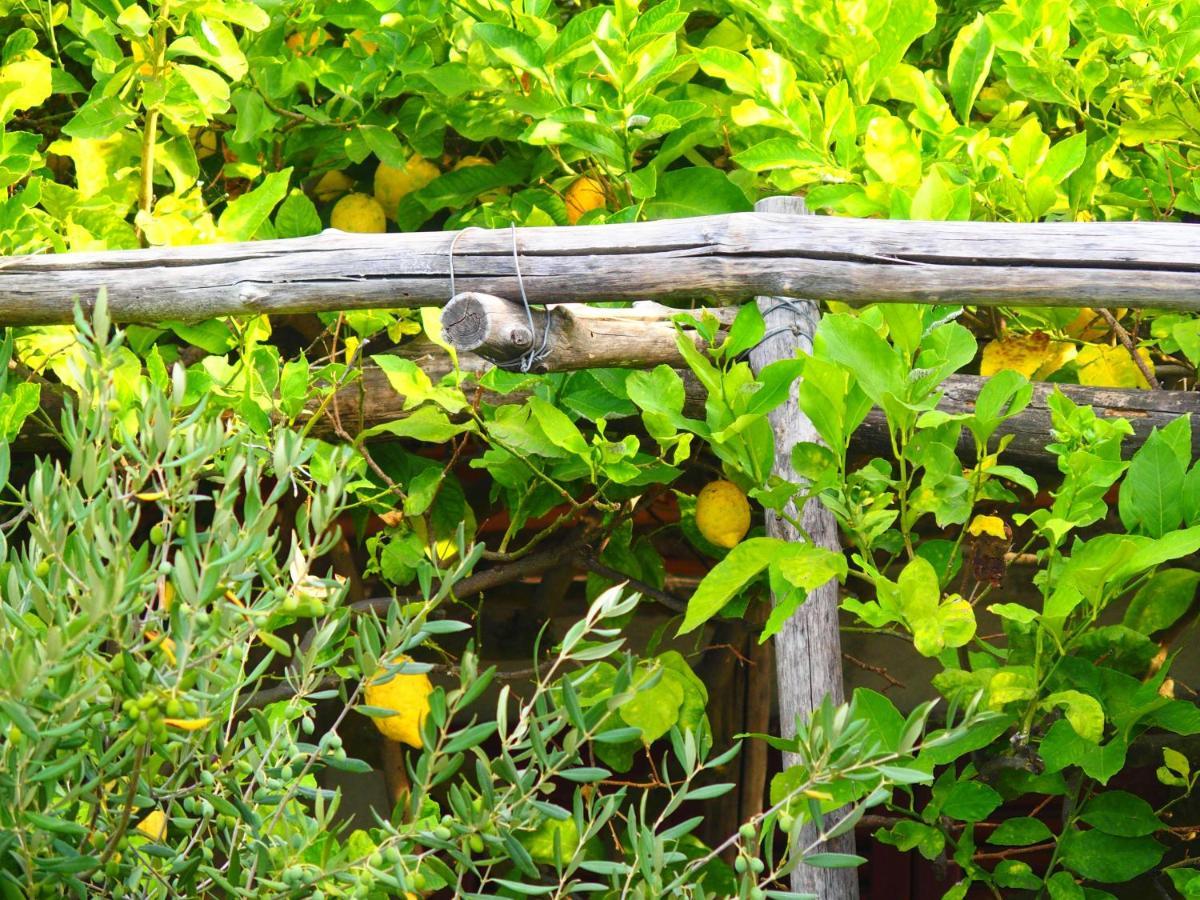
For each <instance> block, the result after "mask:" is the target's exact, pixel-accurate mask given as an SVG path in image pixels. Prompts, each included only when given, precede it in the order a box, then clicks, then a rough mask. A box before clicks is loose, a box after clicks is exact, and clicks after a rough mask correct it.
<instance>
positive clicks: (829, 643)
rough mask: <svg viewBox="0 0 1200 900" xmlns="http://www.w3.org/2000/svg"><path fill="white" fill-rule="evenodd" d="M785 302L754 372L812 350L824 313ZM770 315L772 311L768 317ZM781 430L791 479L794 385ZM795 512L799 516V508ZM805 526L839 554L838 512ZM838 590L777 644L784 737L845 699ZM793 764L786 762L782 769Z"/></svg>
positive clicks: (815, 506)
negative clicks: (824, 705) (828, 703)
mask: <svg viewBox="0 0 1200 900" xmlns="http://www.w3.org/2000/svg"><path fill="white" fill-rule="evenodd" d="M755 209H756V211H758V212H769V213H794V214H798V215H803V214H808V208H807V207H806V206H805V205H804V201H803V200H802V199H800V198H799V197H767V198H765V199H763V200H760V201H759V202H758V204H757V206H756V207H755ZM785 299H786V298H782V297H759V298H758V307H759V309H760V310H762V311H763V314H764V316H765V317H766V323H767V333H768V334H770V333H771V332H772V331H774V330H775V329H787V330H785V331H783V332H782V333H777V334H775V335H773V336H771V337H768V338H767V339H766V340H764V341H763V342H762V343H761V344H759V345H758V347H756V348H755V349H754V350H752V351H750V365H751V367H752V368H753V369H754V371H755V372H758V371H759V370H761V369H762V368H763V367H764V366H765V365H767V364H768V363H770V362H774V361H775V360H777V359H788V358H790V357H792V356H794V355H795V353H796V349H797V347H799V348H801V349H803V350H806V351H811V350H812V338H813V333H814V332H815V331H816V328H817V322H818V320H819V318H820V311H819V309H818V307H817V304H816V303H814V302H812V301H811V300H793V301H792V302H791V305H790V306H779V304H780V303H781V302H783V301H784V300H785ZM768 311H769V312H768ZM770 422H771V427H772V429H773V430H774V432H775V465H774V469H773V471H774V472H775V474H777V475H781V476H782V477H784V478H788V479H790V480H793V481H794V480H796V479H797V476H796V473H795V472H794V471H792V464H791V453H792V447H793V446H794V445H795V444H796V442H797V441H816V440H819V437H818V436H817V432H816V430H815V429H814V428H813V426H812V423H811V422H809V420H808V418H807V417H806V416H805V415H804V414H803V413H802V412H801V411H800V406H799V403H798V401H797V399H796V389H795V388H794V387H793V389H792V394H791V396H790V397H789V399H788V402H787V403H785V404H783V405H782V406H780V407H779V408H778V409H776V410H775V411H774V412H772V413H771V415H770ZM793 513H794V510H793ZM799 520H800V522H801V524H802V525H803V526H804V529H805V531H807V532H808V534H809V535H810V536H811V537H812V539H813V540H814V541H815V542H816V543H817V544H818V545H819V546H822V547H826V548H828V549H830V550H839V549H840V544H839V541H838V533H837V523H836V522H835V521H834V518H833V514H832V513H830V512H829V510H827V509H825V508H824V507H823V506H821V504H820V503H818V502H816V501H815V500H813V501H810V502H809V503H808V504H806V505H805V507H804V509H803V510H802V511H801V513H800V516H799ZM767 534H769V535H770V536H771V537H777V538H782V539H783V540H787V541H797V540H800V539H801V538H800V535H799V533H798V532H797V531H796V529H795V528H793V527H792V526H791V525H790V524H789V523H788V522H786V521H784V520H783V519H780V518H779V517H778V516H776V515H773V514H771V513H768V514H767ZM837 610H838V586H837V582H836V581H830V582H829V583H828V584H825V585H823V586H822V587H820V588H818V589H817V590H815V591H812V592H810V593H809V595H808V599H807V600H806V601H805V603H804V604H803V605H802V606H801V607H800V609H799V610H798V611H797V612H796V614H795V615H794V616H792V617H791V618H790V619H789V620H788V621H787V623H786V624H785V625H784V626H783V630H782V631H781V632H780V633H779V634H778V635H777V636H776V638H775V666H776V673H777V674H776V679H777V684H778V687H779V723H780V729H781V731H782V732H783V735H784V736H785V737H789V736H791V735H792V734H793V733H794V732H795V727H796V720H797V718H798V717H799V718H804V719H807V718H808V716H809V715H810V714H811V713H812V711H813V710H814V709H816V708H817V707H818V706H819V705H820V704H821V701H822V700H823V699H824V698H825V696H826V695H828V696H829V697H830V698H831V699H832V700H833V702H834V703H841V702H842V701H843V700H844V699H845V693H844V690H843V688H842V642H841V636H840V635H839V633H838V617H837ZM792 762H794V760H790V759H788V756H787V755H786V754H785V756H784V764H785V765H790V764H791V763H792ZM818 833H819V832H818V831H817V829H816V828H815V827H814V826H812V825H809V826H807V827H806V828H805V830H804V832H803V833H802V834H801V835H800V837H799V840H800V846H801V847H804V846H807V845H808V844H811V843H812V842H813V841H814V840H815V839H816V837H817V834H818ZM822 850H824V851H827V852H834V853H853V852H854V834H853V832H851V833H849V834H846V835H843V836H842V837H839V838H835V839H834V840H832V841H830V842H829V843H828V844H826V845H825V846H824V847H823V848H822ZM792 890H793V891H798V892H801V893H812V894H815V895H817V896H818V897H820V898H821V900H847V898H849V900H855V898H857V897H858V874H857V872H856V870H854V869H818V868H814V867H812V866H799V867H797V869H796V870H795V871H794V872H793V874H792Z"/></svg>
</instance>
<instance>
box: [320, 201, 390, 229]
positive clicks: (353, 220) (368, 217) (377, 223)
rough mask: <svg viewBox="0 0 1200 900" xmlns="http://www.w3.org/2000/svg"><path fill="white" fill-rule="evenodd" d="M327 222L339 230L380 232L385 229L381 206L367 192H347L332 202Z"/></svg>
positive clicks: (385, 223) (385, 221)
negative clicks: (335, 201)
mask: <svg viewBox="0 0 1200 900" xmlns="http://www.w3.org/2000/svg"><path fill="white" fill-rule="evenodd" d="M329 224H330V225H332V226H333V227H334V228H336V229H338V230H339V231H357V232H359V233H361V234H381V233H383V232H385V231H387V219H386V218H385V217H384V215H383V207H382V206H380V205H379V203H378V202H377V201H376V200H375V198H374V197H372V196H370V195H369V194H347V195H346V196H345V197H343V198H342V199H341V200H339V201H338V202H337V203H335V204H334V207H333V214H332V215H330V217H329Z"/></svg>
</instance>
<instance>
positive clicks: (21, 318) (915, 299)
mask: <svg viewBox="0 0 1200 900" xmlns="http://www.w3.org/2000/svg"><path fill="white" fill-rule="evenodd" d="M1196 236H1197V231H1196V227H1195V226H1194V225H1188V224H1182V223H1172V222H1092V223H1072V222H1043V223H1037V224H1017V223H1007V222H906V221H891V220H887V221H885V220H868V219H842V218H833V217H827V216H807V217H797V216H792V215H778V214H771V213H761V212H756V213H732V214H729V215H723V216H705V217H698V218H692V219H672V220H664V221H656V222H638V223H630V224H613V225H596V226H579V227H575V228H521V229H517V230H516V233H515V243H516V247H517V250H518V252H519V254H520V259H521V272H522V273H523V276H524V278H523V281H524V285H525V288H526V292H527V294H528V297H529V299H530V301H531V302H533V303H584V302H589V301H603V300H656V301H662V300H672V301H674V300H683V299H687V300H692V299H695V298H707V299H709V300H711V301H716V302H717V303H719V304H722V305H724V304H729V303H740V302H743V301H746V300H748V299H750V298H752V297H755V296H787V297H807V298H812V299H815V300H841V301H845V302H848V303H871V302H883V303H888V302H906V303H951V304H959V303H961V304H970V305H978V306H996V305H1001V306H1089V307H1135V308H1138V307H1147V308H1154V309H1178V310H1191V311H1195V310H1200V242H1198V241H1197V240H1196ZM455 238H456V233H454V232H422V233H417V234H380V235H369V234H346V233H343V232H339V231H333V230H329V231H325V232H323V233H322V234H319V235H314V236H312V237H304V238H291V239H288V240H276V241H258V242H248V243H241V244H211V245H202V246H193V247H160V248H154V249H148V250H114V251H104V252H97V253H72V254H48V255H42V256H16V257H11V258H9V259H5V260H3V261H0V325H26V324H53V323H69V322H70V321H71V320H72V309H73V304H74V303H75V302H76V301H80V302H82V303H84V304H85V305H87V304H90V303H91V302H92V301H94V299H95V297H96V295H97V292H98V291H99V290H100V289H105V290H106V291H107V293H108V302H109V309H110V311H111V314H112V316H113V319H114V320H115V321H118V322H168V321H189V320H197V319H206V318H212V317H214V316H222V315H256V314H261V313H300V312H321V311H343V310H353V309H366V308H387V307H414V306H443V305H445V303H446V302H447V301H448V300H449V296H450V293H449V292H450V280H449V275H450V246H451V242H452V241H454V240H455ZM513 245H514V234H513V233H510V231H509V230H507V229H505V230H497V231H487V230H471V231H467V232H464V233H461V237H460V238H459V239H458V240H457V243H456V245H455V248H454V270H455V273H456V275H457V285H458V287H459V289H460V290H464V291H475V292H481V293H488V294H495V295H497V296H502V297H517V296H520V292H519V290H518V285H517V279H516V271H515V267H514V260H513Z"/></svg>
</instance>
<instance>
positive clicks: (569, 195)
mask: <svg viewBox="0 0 1200 900" xmlns="http://www.w3.org/2000/svg"><path fill="white" fill-rule="evenodd" d="M563 202H564V203H566V204H567V221H568V222H570V223H571V224H572V225H574V224H575V223H576V222H578V221H579V220H580V219H581V218H583V214H584V213H586V212H590V211H591V210H593V209H603V208H604V206H605V205H606V204H607V203H608V197H607V195H606V194H605V193H604V185H602V184H601V183H600V182H599V181H597V180H596V179H595V178H592V177H590V176H587V175H585V176H583V177H582V178H578V179H576V180H575V181H573V182H571V186H570V187H569V188H567V192H566V193H565V194H564V195H563Z"/></svg>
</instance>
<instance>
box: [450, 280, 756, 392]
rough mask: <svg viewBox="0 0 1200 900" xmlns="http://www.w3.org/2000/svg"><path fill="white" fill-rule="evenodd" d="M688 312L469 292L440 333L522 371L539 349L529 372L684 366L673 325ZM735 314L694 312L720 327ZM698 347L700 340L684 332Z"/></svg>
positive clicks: (727, 311) (459, 299)
mask: <svg viewBox="0 0 1200 900" xmlns="http://www.w3.org/2000/svg"><path fill="white" fill-rule="evenodd" d="M681 312H683V310H679V309H674V308H672V307H669V306H663V305H662V304H660V303H651V302H644V303H643V302H639V303H635V304H634V305H633V307H632V308H628V309H602V308H597V307H594V306H582V305H580V304H569V305H561V306H548V307H546V308H545V309H543V308H540V307H533V308H531V309H529V310H528V311H526V309H525V307H524V305H523V304H521V303H517V302H514V301H512V300H505V299H503V298H502V297H496V296H494V295H491V294H480V293H477V292H469V293H463V294H459V295H457V296H456V297H454V299H453V300H451V301H450V302H449V303H448V304H447V305H446V308H445V309H443V310H442V335H443V336H444V337H445V338H446V340H447V341H448V342H449V343H450V344H452V345H453V346H454V348H455V349H456V350H458V351H460V352H473V353H476V354H478V355H480V356H482V357H484V358H485V359H487V360H490V361H491V362H493V363H495V364H497V365H502V366H504V367H505V368H510V369H514V368H518V367H519V361H520V360H521V359H522V356H523V355H524V354H527V353H529V351H531V350H532V351H533V357H532V365H531V366H530V368H529V371H531V372H572V371H576V370H578V369H605V368H616V369H620V368H636V369H651V368H653V367H654V366H657V365H662V364H665V365H672V366H677V367H678V366H682V365H684V362H683V356H682V355H681V354H680V352H679V348H678V345H677V344H676V334H677V332H676V328H675V324H674V323H673V322H672V321H671V318H672V317H673V316H677V315H679V314H680V313H681ZM735 313H736V309H734V308H732V307H717V308H715V309H707V310H696V311H695V314H696V315H701V314H709V315H712V316H715V317H716V319H717V320H718V322H719V323H720V325H719V327H720V328H727V327H728V326H729V324H730V323H731V322H732V321H733V317H734V314H735ZM685 333H686V334H689V335H690V337H691V339H692V342H693V343H694V344H696V345H697V346H699V345H700V344H701V338H700V335H699V334H698V333H697V332H695V331H694V330H691V331H687V332H685Z"/></svg>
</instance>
